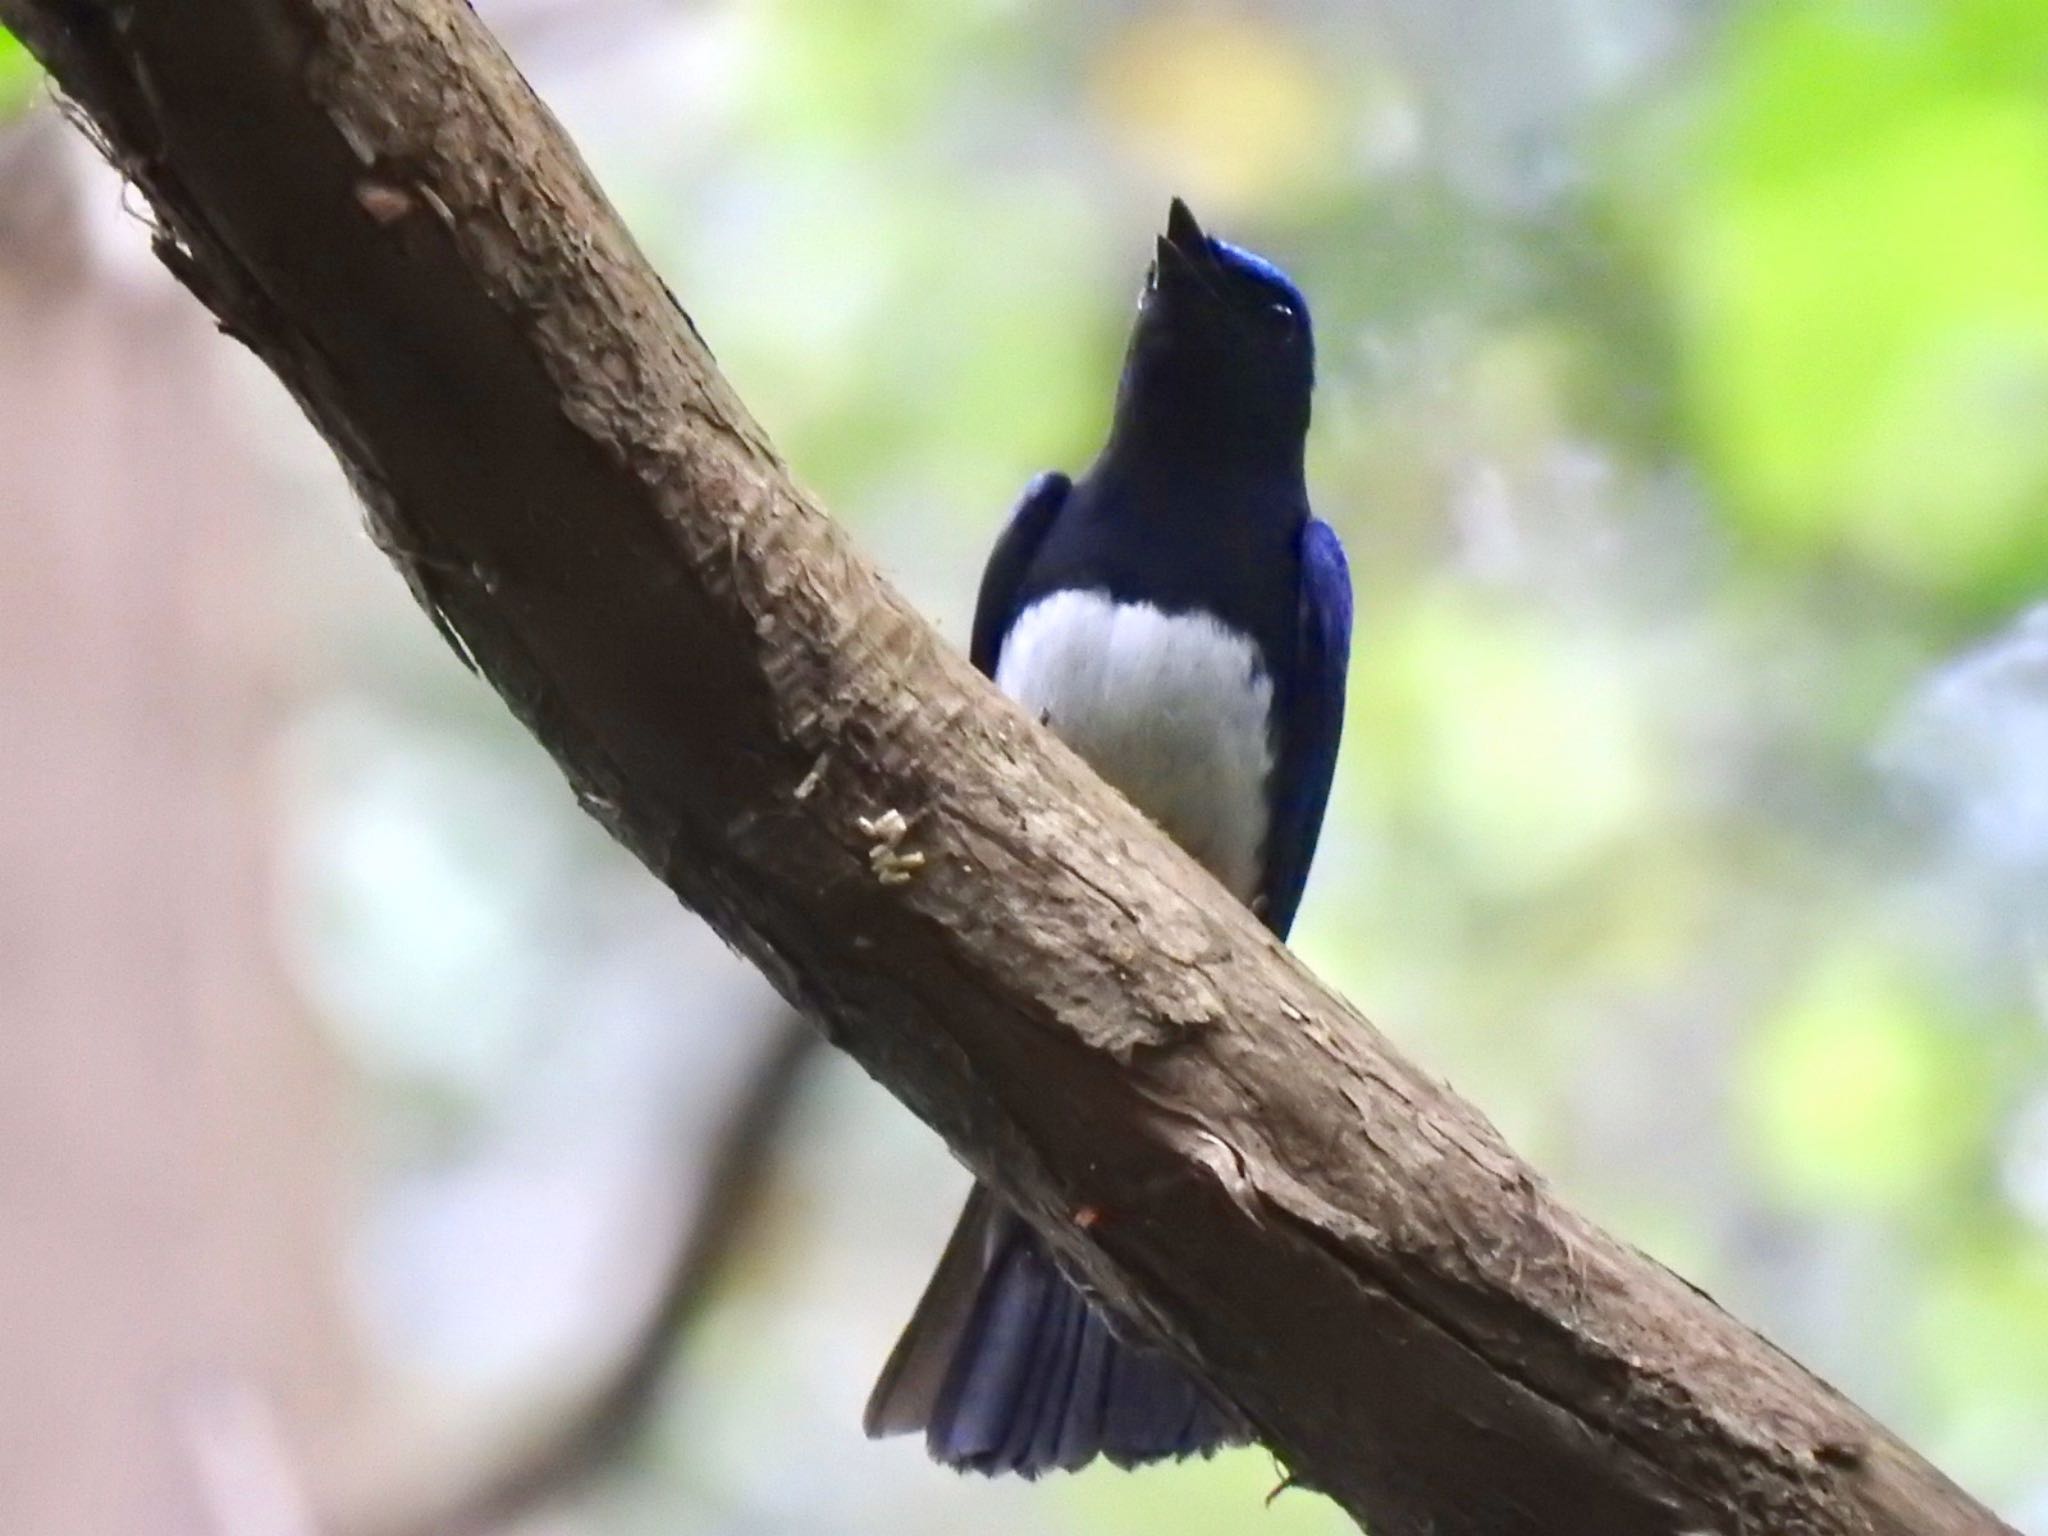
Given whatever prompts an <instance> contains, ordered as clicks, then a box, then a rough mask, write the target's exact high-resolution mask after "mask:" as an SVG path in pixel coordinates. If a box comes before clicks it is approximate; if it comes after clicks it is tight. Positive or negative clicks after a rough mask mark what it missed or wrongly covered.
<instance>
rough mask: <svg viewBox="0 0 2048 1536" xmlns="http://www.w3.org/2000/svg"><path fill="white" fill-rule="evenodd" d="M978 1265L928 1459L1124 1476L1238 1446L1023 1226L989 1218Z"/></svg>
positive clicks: (1198, 1395)
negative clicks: (1113, 1467) (1091, 1466)
mask: <svg viewBox="0 0 2048 1536" xmlns="http://www.w3.org/2000/svg"><path fill="white" fill-rule="evenodd" d="M985 1254H986V1257H985V1259H984V1263H983V1265H982V1267H981V1269H980V1275H979V1285H978V1287H977V1289H976V1292H975V1295H974V1299H973V1303H972V1305H971V1307H970V1308H969V1310H968V1311H967V1314H966V1318H965V1321H964V1323H963V1324H961V1325H960V1331H959V1334H958V1337H957V1339H956V1340H955V1341H954V1343H953V1347H952V1351H951V1359H950V1362H949V1363H948V1365H947V1368H946V1370H945V1373H944V1376H943V1379H942V1381H941V1384H940V1386H939V1389H938V1392H937V1395H936V1397H935V1398H934V1400H933V1401H932V1403H931V1407H930V1413H929V1418H928V1420H927V1422H926V1424H925V1434H926V1439H927V1443H928V1444H929V1446H930V1448H931V1453H932V1455H933V1456H934V1457H936V1458H937V1459H938V1460H940V1461H943V1462H945V1463H947V1464H948V1465H951V1466H955V1467H959V1468H961V1469H963V1470H967V1471H974V1472H984V1473H989V1474H991V1475H993V1474H996V1473H1002V1472H1014V1473H1019V1474H1021V1475H1023V1476H1025V1477H1035V1476H1037V1475H1038V1474H1039V1473H1041V1472H1048V1471H1053V1470H1055V1469H1073V1468H1077V1467H1081V1466H1084V1465H1085V1464H1086V1463H1088V1462H1089V1461H1092V1460H1093V1459H1094V1458H1095V1457H1097V1456H1102V1457H1105V1458H1106V1459H1108V1460H1109V1461H1111V1462H1114V1463H1115V1464H1117V1465H1118V1466H1123V1467H1133V1466H1137V1465H1139V1464H1141V1463H1144V1462H1148V1461H1160V1460H1166V1459H1169V1458H1179V1457H1185V1456H1193V1455H1208V1454H1209V1453H1211V1452H1213V1451H1215V1450H1216V1449H1217V1448H1218V1447H1219V1446H1224V1445H1233V1444H1239V1443H1242V1442H1243V1440H1244V1439H1245V1438H1246V1435H1245V1431H1244V1428H1243V1427H1242V1425H1241V1424H1240V1423H1239V1421H1238V1420H1237V1419H1236V1417H1235V1416H1234V1415H1233V1414H1231V1413H1230V1412H1229V1411H1228V1410H1227V1409H1224V1408H1222V1407H1220V1406H1219V1405H1218V1404H1217V1403H1216V1402H1215V1401H1214V1400H1213V1399H1212V1398H1211V1397H1210V1396H1209V1395H1208V1394H1207V1393H1206V1392H1205V1391H1204V1390H1203V1389H1202V1388H1201V1387H1199V1386H1197V1385H1196V1383H1195V1382H1194V1380H1193V1378H1192V1377H1190V1376H1188V1375H1187V1373H1186V1372H1184V1371H1183V1370H1181V1369H1180V1367H1179V1366H1178V1365H1176V1364H1175V1363H1174V1362H1173V1361H1171V1360H1169V1359H1167V1358H1166V1357H1165V1356H1163V1355H1160V1354H1157V1353H1154V1352H1151V1351H1148V1350H1142V1349H1139V1348H1137V1347H1135V1346H1133V1345H1130V1344H1127V1343H1125V1342H1124V1341H1122V1340H1120V1339H1118V1338H1117V1337H1116V1336H1115V1335H1114V1334H1113V1333H1112V1332H1111V1330H1110V1326H1109V1323H1108V1321H1107V1320H1106V1319H1105V1318H1104V1316H1103V1314H1102V1312H1101V1311H1100V1309H1098V1308H1097V1307H1095V1306H1094V1305H1093V1304H1091V1303H1090V1302H1089V1301H1088V1300H1087V1299H1086V1298H1085V1297H1084V1296H1083V1295H1082V1294H1081V1293H1080V1292H1079V1291H1078V1290H1076V1289H1075V1288H1074V1286H1073V1285H1072V1284H1071V1283H1069V1282H1068V1280H1067V1279H1066V1277H1065V1276H1064V1275H1062V1274H1061V1273H1060V1271H1059V1269H1058V1268H1057V1267H1056V1266H1055V1265H1054V1263H1053V1261H1052V1259H1051V1258H1050V1256H1049V1255H1048V1254H1047V1253H1046V1251H1045V1249H1044V1248H1043V1247H1042V1246H1041V1245H1040V1243H1039V1241H1038V1239H1037V1238H1036V1236H1034V1235H1033V1234H1032V1232H1031V1230H1030V1228H1029V1227H1027V1226H1026V1225H1025V1224H1024V1223H1023V1221H1021V1220H1020V1219H1018V1218H1017V1217H1015V1216H1013V1215H1011V1214H1010V1213H1008V1212H1007V1211H1004V1212H998V1213H995V1214H994V1216H993V1218H992V1220H991V1222H990V1226H989V1232H988V1241H987V1247H986V1250H985ZM913 1326H914V1325H913Z"/></svg>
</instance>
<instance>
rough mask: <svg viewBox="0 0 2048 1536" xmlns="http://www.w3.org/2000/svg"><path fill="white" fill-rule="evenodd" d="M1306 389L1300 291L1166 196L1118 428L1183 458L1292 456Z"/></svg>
mask: <svg viewBox="0 0 2048 1536" xmlns="http://www.w3.org/2000/svg"><path fill="white" fill-rule="evenodd" d="M1314 387H1315V338H1314V335H1313V333H1312V332H1311V330H1310V328H1309V316H1308V301H1307V300H1305V299H1304V298H1303V297H1302V296H1301V290H1300V289H1299V288H1297V287H1295V286H1294V284H1293V283H1292V282H1290V281H1289V280H1288V277H1287V274H1286V273H1284V272H1282V271H1281V270H1280V269H1279V268H1278V267H1276V266H1274V265H1273V263H1271V262H1270V261H1267V260H1266V259H1265V258H1264V257H1262V256H1255V255H1253V254H1252V253H1251V252H1250V251H1247V250H1242V249H1240V248H1239V247H1237V246H1234V245H1231V244H1228V243H1227V242H1225V241H1222V240H1217V239H1214V238H1213V237H1211V236H1209V235H1206V234H1204V233H1203V232H1202V227H1201V226H1200V225H1199V224H1197V223H1196V222H1195V216H1194V214H1192V213H1190V212H1189V211H1188V205H1187V204H1186V203H1184V202H1182V201H1181V200H1180V199H1179V198H1175V199H1174V200H1173V205H1172V207H1171V209H1169V211H1168V213H1167V218H1166V233H1164V234H1163V235H1161V236H1160V237H1159V244H1158V250H1157V253H1156V255H1155V257H1154V259H1153V262H1152V265H1151V266H1150V267H1149V268H1148V269H1147V271H1146V273H1145V288H1144V291H1143V292H1142V293H1141V294H1140V295H1139V296H1138V319H1137V324H1136V325H1135V326H1134V327H1133V328H1132V331H1131V343H1130V348H1129V350H1128V351H1127V352H1126V354H1125V357H1124V374H1123V383H1122V387H1121V388H1120V389H1119V391H1118V393H1117V418H1118V424H1119V427H1120V428H1121V429H1123V430H1127V431H1136V432H1140V433H1142V434H1143V435H1144V436H1145V437H1147V438H1153V437H1156V436H1157V435H1158V434H1160V433H1166V434H1168V436H1169V437H1170V438H1171V439H1174V440H1178V441H1182V442H1184V443H1185V444H1186V446H1187V447H1188V448H1189V449H1191V450H1193V449H1199V448H1202V447H1205V446H1206V447H1211V448H1221V449H1224V450H1237V449H1244V448H1268V449H1284V450H1287V451H1289V452H1292V453H1297V454H1298V453H1299V451H1300V448H1301V442H1302V439H1303V437H1304V436H1305V435H1306V434H1307V432H1308V419H1309V395H1310V392H1311V391H1312V390H1313V389H1314Z"/></svg>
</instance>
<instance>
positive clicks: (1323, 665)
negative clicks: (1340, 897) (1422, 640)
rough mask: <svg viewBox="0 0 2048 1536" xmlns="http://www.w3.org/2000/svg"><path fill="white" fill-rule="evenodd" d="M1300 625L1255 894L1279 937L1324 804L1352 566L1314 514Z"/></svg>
mask: <svg viewBox="0 0 2048 1536" xmlns="http://www.w3.org/2000/svg"><path fill="white" fill-rule="evenodd" d="M1299 623H1300V630H1299V634H1298V637H1297V641H1296V645H1297V650H1296V655H1295V665H1294V668H1293V673H1292V676H1291V677H1290V678H1289V679H1288V686H1287V688H1286V690H1285V691H1284V692H1283V693H1282V694H1281V695H1280V697H1279V698H1278V699H1277V700H1276V702H1277V704H1278V706H1279V709H1280V718H1279V721H1278V725H1279V730H1278V732H1277V735H1278V738H1279V740H1278V747H1279V751H1278V761H1277V762H1275V763H1274V765H1273V775H1272V778H1271V779H1270V781H1269V789H1268V791H1267V793H1268V799H1269V802H1270V815H1271V818H1272V819H1271V821H1270V822H1269V823H1268V825H1267V830H1266V859H1265V864H1266V868H1265V879H1264V882H1263V884H1262V887H1261V890H1260V895H1261V896H1262V897H1263V902H1262V905H1261V909H1260V910H1261V914H1262V915H1263V916H1264V917H1265V919H1266V926H1267V927H1269V928H1271V929H1272V930H1273V931H1274V932H1275V933H1277V934H1279V935H1280V936H1281V937H1282V938H1285V937H1286V936H1287V930H1288V929H1289V928H1291V927H1293V925H1294V914H1295V911H1296V909H1297V908H1298V907H1300V905H1301V893H1302V890H1303V888H1304V887H1305V886H1306V885H1307V884H1308V866H1309V863H1310V861H1311V860H1312V859H1314V857H1315V852H1316V838H1317V836H1318V834H1320V833H1321V831H1322V827H1323V810H1324V807H1326V806H1327V805H1328V804H1329V803H1330V781H1331V779H1332V778H1333V777H1334V776H1335V774H1336V771H1337V741H1338V738H1339V737H1340V736H1341V735H1342V734H1343V731H1344V675H1345V671H1346V669H1347V666H1348V664H1349V662H1350V659H1351V569H1350V567H1349V565H1347V564H1346V563H1345V559H1344V546H1343V544H1341V543H1340V542H1339V541H1338V539H1337V534H1336V530H1335V529H1333V528H1331V527H1330V526H1329V524H1327V523H1320V522H1317V521H1316V520H1315V519H1314V518H1313V517H1311V518H1310V519H1309V520H1308V521H1307V522H1306V523H1305V524H1304V525H1303V527H1302V533H1301V596H1300V619H1299Z"/></svg>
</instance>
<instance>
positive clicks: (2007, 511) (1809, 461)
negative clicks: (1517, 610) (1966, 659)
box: [1662, 0, 2048, 614]
mask: <svg viewBox="0 0 2048 1536" xmlns="http://www.w3.org/2000/svg"><path fill="white" fill-rule="evenodd" d="M1725 46H1726V49H1727V54H1726V57H1725V61H1724V64H1723V68H1724V71H1725V72H1724V73H1723V74H1721V75H1720V76H1719V77H1718V78H1717V79H1715V80H1714V81H1713V82H1712V89H1711V93H1710V95H1709V96H1708V97H1707V100H1706V107H1705V111H1704V113H1703V132H1702V134H1701V142H1700V146H1699V152H1698V154H1697V156H1696V158H1695V160H1694V162H1693V163H1692V164H1691V165H1690V166H1689V167H1688V169H1689V171H1690V184H1689V185H1688V186H1686V187H1685V188H1684V189H1683V190H1681V191H1680V192H1679V194H1678V195H1677V196H1676V197H1675V198H1674V199H1673V202H1672V206H1671V208H1670V217H1671V223H1670V227H1669V232H1668V241H1669V243H1668V246H1667V248H1666V249H1665V250H1664V252H1663V253H1662V256H1663V258H1664V260H1665V263H1666V265H1667V266H1668V267H1669V269H1670V272H1671V276H1672V281H1673V284H1674V287H1675V290H1676V292H1677V295H1678V298H1679V302H1680V306H1681V318H1682V320H1683V323H1684V325H1685V327H1686V335H1687V343H1688V344H1687V351H1686V355H1687V358H1688V363H1687V367H1686V378H1685V380H1684V387H1685V389H1686V391H1687V393H1688V396H1689V399H1690V401H1691V407H1692V410H1693V412H1694V419H1695V420H1696V422H1697V424H1698V430H1699V437H1700V450H1701V454H1702V457H1703V459H1704V460H1705V461H1706V462H1707V463H1708V464H1710V465H1711V466H1712V467H1713V469H1714V470H1715V472H1716V474H1717V476H1718V478H1719V481H1720V485H1721V487H1722V489H1723V491H1724V493H1725V497H1726V506H1727V510H1728V514H1729V516H1730V518H1731V520H1732V522H1733V524H1734V526H1735V527H1736V528H1737V529H1738V530H1739V531H1740V532H1742V533H1743V534H1745V535H1747V536H1750V537H1752V538H1754V539H1755V540H1756V541H1757V542H1758V543H1759V544H1761V545H1765V546H1769V547H1772V548H1774V549H1775V550H1776V551H1777V552H1778V553H1779V554H1780V555H1783V556H1787V557H1793V558H1810V557H1812V556H1814V555H1817V554H1825V553H1829V552H1842V553H1846V554H1847V555H1849V556H1850V557H1852V558H1854V559H1857V560H1859V561H1864V562H1867V563H1868V564H1870V565H1871V566H1873V567H1875V568H1876V569H1878V570H1880V571H1883V572H1885V573H1886V574H1888V575H1891V576H1893V577H1895V578H1897V579H1898V580H1899V581H1900V582H1901V583H1904V584H1908V585H1910V586H1912V587H1915V588H1920V589H1924V590H1926V591H1928V592H1930V593H1933V594H1936V595H1938V596H1940V597H1942V598H1945V599H1947V600H1950V601H1953V602H1956V603H1958V604H1961V605H1963V606H1965V607H1966V608H1968V609H1969V610H1970V611H1971V612H1972V613H1973V614H1985V613H1995V612H1996V611H1997V610H1998V608H1999V607H2001V606H2002V605H2005V604H2009V603H2011V602H2012V601H2014V600H2015V599H2017V598H2020V597H2023V596H2025V595H2027V594H2029V593H2035V592H2038V591H2039V588H2040V584H2041V573H2042V571H2043V569H2044V562H2048V433H2044V432H2043V431H2042V430H2041V424H2042V420H2043V416H2044V412H2048V6H2042V5H2039V4H2037V3H2032V0H1939V3H1910V4H1896V5H1895V4H1875V3H1871V0H1828V3H1809V4H1795V5H1777V6H1757V7H1755V8H1753V9H1752V11H1751V12H1750V14H1749V15H1748V17H1747V18H1746V19H1745V20H1744V21H1743V22H1742V23H1741V24H1740V25H1738V26H1737V27H1735V28H1734V29H1733V30H1732V32H1731V34H1730V36H1729V38H1728V39H1727V41H1726V44H1725Z"/></svg>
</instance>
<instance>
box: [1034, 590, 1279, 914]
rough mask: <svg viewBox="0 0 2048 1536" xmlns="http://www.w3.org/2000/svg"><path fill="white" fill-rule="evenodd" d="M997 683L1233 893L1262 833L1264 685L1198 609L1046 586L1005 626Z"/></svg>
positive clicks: (1254, 868)
mask: <svg viewBox="0 0 2048 1536" xmlns="http://www.w3.org/2000/svg"><path fill="white" fill-rule="evenodd" d="M996 682H997V684H998V685H999V686H1000V687H1001V688H1002V690H1003V691H1004V692H1005V693H1007V694H1009V695H1010V696H1011V697H1012V698H1014V699H1016V700H1017V701H1018V702H1019V703H1021V704H1023V705H1024V706H1025V707H1026V708H1027V709H1029V710H1031V711H1032V713H1034V714H1036V715H1037V716H1039V718H1040V719H1042V720H1044V721H1045V722H1046V723H1047V724H1048V725H1050V726H1051V727H1052V729H1053V730H1054V731H1056V732H1058V733H1059V735H1060V737H1061V739H1062V740H1064V741H1065V742H1066V743H1067V744H1068V745H1069V746H1071V747H1072V748H1073V749H1074V750H1075V751H1077V752H1079V753H1080V754H1081V755H1082V756H1083V757H1084V758H1086V759H1087V760H1088V763H1089V765H1090V766H1091V767H1092V768H1094V769H1095V771H1096V772H1097V773H1099V774H1101V775H1102V776H1103V777H1104V778H1105V779H1107V780H1108V781H1109V782H1110V783H1112V784H1114V785H1115V786H1116V787H1117V788H1118V789H1119V790H1121V791H1122V792H1123V794H1124V796H1125V798H1127V799H1128V800H1130V801H1131V803H1132V804H1134V805H1136V806H1137V807H1138V809H1139V810H1141V811H1143V812H1144V813H1145V814H1146V815H1147V816H1149V817H1151V818H1152V819H1153V820H1154V821H1156V822H1158V823H1159V825H1160V826H1161V827H1163V828H1165V830H1166V831H1167V833H1168V834H1169V835H1170V836H1171V837H1172V838H1173V840H1174V841H1175V842H1177V843H1179V844H1180V845H1181V846H1182V847H1183V848H1185V849H1187V850H1188V852H1190V853H1192V854H1193V855H1194V856H1195V857H1196V858H1197V859H1199V860H1201V862H1202V863H1203V864H1204V865H1205V866H1207V868H1208V869H1209V871H1210V873H1212V874H1214V875H1215V876H1216V877H1217V878H1218V879H1219V880H1221V881H1222V882H1223V883H1224V884H1225V885H1226V886H1228V887H1229V888H1230V889H1231V890H1232V891H1233V892H1235V893H1236V894H1237V896H1238V898H1239V899H1240V900H1244V901H1249V900H1250V899H1251V898H1252V895H1253V893H1254V892H1255V891H1256V890H1257V888H1258V883H1259V866H1260V850H1261V849H1262V847H1263V846H1264V844H1265V841H1266V777H1267V775H1268V774H1269V773H1271V772H1272V768H1273V749H1272V743H1271V739H1270V736H1269V734H1268V724H1269V715H1270V713H1271V710H1272V704H1273V685H1272V682H1271V680H1270V679H1268V678H1267V676H1266V674H1265V671H1264V669H1263V668H1262V667H1261V666H1260V665H1259V654H1258V649H1257V647H1256V646H1254V645H1253V643H1252V641H1251V640H1250V638H1249V637H1247V636H1245V635H1243V634H1240V633H1238V632H1237V631H1236V630H1233V629H1230V628H1228V627H1226V626H1225V625H1223V624H1221V623H1219V622H1217V621H1216V620H1215V619H1213V618H1210V617H1209V616H1208V615H1206V614H1194V613H1176V614H1168V613H1162V612H1161V611H1160V610H1159V609H1157V608H1153V607H1151V606H1149V605H1147V604H1144V603H1119V602H1116V601H1115V600H1113V599H1112V598H1110V597H1109V596H1108V595H1107V594H1106V593H1101V592H1056V593H1054V594H1052V595H1051V596H1050V597H1045V598H1041V599H1040V600H1039V601H1038V602H1036V603H1034V604H1032V605H1031V606H1030V607H1029V608H1027V609H1026V610H1025V611H1024V612H1023V613H1022V614H1021V615H1019V617H1018V619H1017V622H1016V623H1015V624H1014V625H1013V626H1012V627H1011V629H1010V633H1009V635H1008V637H1007V638H1006V639H1005V640H1004V642H1003V649H1002V655H1001V659H1000V660H999V661H998V663H997V665H996Z"/></svg>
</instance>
